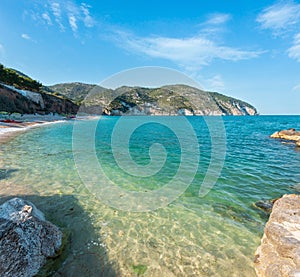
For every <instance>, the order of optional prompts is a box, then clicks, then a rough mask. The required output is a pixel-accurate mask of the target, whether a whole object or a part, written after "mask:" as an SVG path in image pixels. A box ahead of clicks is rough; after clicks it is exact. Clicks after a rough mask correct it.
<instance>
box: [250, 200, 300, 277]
mask: <svg viewBox="0 0 300 277" xmlns="http://www.w3.org/2000/svg"><path fill="white" fill-rule="evenodd" d="M254 262H255V271H256V274H257V276H259V277H282V276H287V277H288V276H300V195H294V194H292V195H284V196H283V197H282V198H280V199H278V200H277V201H276V202H275V203H274V206H273V209H272V213H271V215H270V218H269V221H268V222H267V224H266V226H265V230H264V235H263V237H262V240H261V245H260V246H259V247H258V248H257V250H256V253H255V261H254Z"/></svg>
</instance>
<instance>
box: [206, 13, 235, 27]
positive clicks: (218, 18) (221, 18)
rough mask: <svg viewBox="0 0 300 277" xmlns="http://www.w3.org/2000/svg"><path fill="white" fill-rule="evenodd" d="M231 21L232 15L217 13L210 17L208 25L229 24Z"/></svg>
mask: <svg viewBox="0 0 300 277" xmlns="http://www.w3.org/2000/svg"><path fill="white" fill-rule="evenodd" d="M230 19H231V15H230V14H224V13H216V14H212V15H210V16H209V18H208V20H207V21H206V24H211V25H219V24H224V23H226V22H228V21H229V20H230Z"/></svg>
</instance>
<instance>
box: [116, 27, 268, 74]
mask: <svg viewBox="0 0 300 277" xmlns="http://www.w3.org/2000/svg"><path fill="white" fill-rule="evenodd" d="M114 38H115V40H116V42H117V45H120V46H121V47H124V48H125V49H127V50H130V51H133V52H135V53H140V54H144V55H147V56H149V57H153V58H163V59H166V60H169V61H172V62H174V63H176V64H178V65H180V66H182V67H184V68H185V69H190V70H194V69H196V68H199V67H201V66H205V65H208V64H210V63H211V62H212V61H213V60H217V59H219V60H227V61H239V60H246V59H252V58H256V57H258V56H259V55H261V54H262V51H247V50H241V49H239V48H234V47H230V46H225V45H219V44H217V43H216V42H214V41H213V40H211V39H209V38H207V37H205V36H201V35H197V36H193V37H186V38H172V37H160V36H151V37H138V36H136V35H133V34H131V33H127V32H124V31H115V36H114Z"/></svg>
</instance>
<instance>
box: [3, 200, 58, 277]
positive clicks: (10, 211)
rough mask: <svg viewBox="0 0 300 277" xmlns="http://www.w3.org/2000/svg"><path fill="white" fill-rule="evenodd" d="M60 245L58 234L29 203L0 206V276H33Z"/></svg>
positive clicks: (54, 227) (11, 202)
mask: <svg viewBox="0 0 300 277" xmlns="http://www.w3.org/2000/svg"><path fill="white" fill-rule="evenodd" d="M61 244H62V232H61V231H60V230H59V229H58V227H56V226H55V225H53V224H52V223H50V222H49V221H46V220H45V217H44V215H43V213H42V212H41V211H39V210H38V209H37V208H36V207H35V206H34V205H33V204H32V203H31V202H29V201H25V200H23V199H20V198H13V199H10V200H9V201H7V202H5V203H4V204H3V205H1V206H0V276H13V277H18V276H22V277H27V276H28V277H29V276H34V275H36V274H37V273H38V271H39V270H40V268H41V267H42V266H43V265H44V264H45V263H46V259H47V258H48V257H55V256H56V255H57V251H58V250H59V248H60V247H61Z"/></svg>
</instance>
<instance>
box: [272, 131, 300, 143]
mask: <svg viewBox="0 0 300 277" xmlns="http://www.w3.org/2000/svg"><path fill="white" fill-rule="evenodd" d="M270 137H271V138H278V139H285V140H290V141H294V142H296V145H297V146H300V131H296V130H295V129H294V128H291V129H288V130H282V131H279V132H275V133H274V134H272V135H271V136H270Z"/></svg>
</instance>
